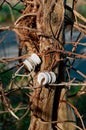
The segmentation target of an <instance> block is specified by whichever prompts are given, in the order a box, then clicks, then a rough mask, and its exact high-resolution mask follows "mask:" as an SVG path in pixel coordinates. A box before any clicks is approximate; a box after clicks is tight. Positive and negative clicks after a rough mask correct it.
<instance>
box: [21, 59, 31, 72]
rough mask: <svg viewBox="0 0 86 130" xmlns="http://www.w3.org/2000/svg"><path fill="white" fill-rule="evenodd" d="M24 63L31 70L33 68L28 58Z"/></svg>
mask: <svg viewBox="0 0 86 130" xmlns="http://www.w3.org/2000/svg"><path fill="white" fill-rule="evenodd" d="M23 64H24V65H25V66H26V67H27V69H28V70H29V71H31V70H33V66H32V64H31V63H30V62H29V61H28V60H27V59H26V60H25V61H24V62H23Z"/></svg>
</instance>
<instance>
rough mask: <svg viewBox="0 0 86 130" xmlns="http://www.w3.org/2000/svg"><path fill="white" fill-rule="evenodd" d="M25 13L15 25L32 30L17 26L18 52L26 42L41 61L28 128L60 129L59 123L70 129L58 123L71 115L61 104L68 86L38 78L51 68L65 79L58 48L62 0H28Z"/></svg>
mask: <svg viewBox="0 0 86 130" xmlns="http://www.w3.org/2000/svg"><path fill="white" fill-rule="evenodd" d="M30 2H31V3H30ZM28 3H29V5H28ZM23 14H24V16H21V18H20V19H19V20H17V22H16V26H17V25H18V26H23V27H24V26H25V27H26V28H29V31H28V29H26V30H25V29H23V30H22V31H21V29H18V30H15V31H16V32H17V33H18V34H19V35H20V38H21V44H20V52H19V54H20V55H21V51H22V48H23V46H26V48H27V52H28V54H29V55H31V54H32V53H37V54H38V55H39V56H40V58H41V61H42V63H41V65H40V66H38V68H36V70H35V74H34V76H33V86H34V87H36V89H34V91H33V93H32V96H31V98H30V102H31V122H30V126H29V129H28V130H57V128H60V127H61V128H62V129H64V130H69V128H68V126H67V127H66V126H65V124H62V123H61V125H59V124H58V123H57V121H64V119H68V118H67V109H66V104H62V105H60V104H59V103H60V99H62V97H63V95H64V91H65V90H64V91H62V87H61V86H59V87H55V86H52V85H49V84H47V85H45V86H44V85H43V84H41V86H40V85H39V83H38V82H37V76H38V74H39V73H40V72H50V71H53V72H54V73H55V75H56V83H60V82H62V81H64V65H63V62H62V61H61V62H60V60H61V55H60V53H57V50H58V49H60V50H62V49H63V39H62V25H63V19H64V6H63V0H34V1H29V2H27V6H26V8H25V10H24V12H23ZM64 98H65V97H64ZM60 113H61V114H60ZM70 115H71V114H70ZM54 121H55V122H54ZM71 130H72V128H71ZM73 130H74V129H73Z"/></svg>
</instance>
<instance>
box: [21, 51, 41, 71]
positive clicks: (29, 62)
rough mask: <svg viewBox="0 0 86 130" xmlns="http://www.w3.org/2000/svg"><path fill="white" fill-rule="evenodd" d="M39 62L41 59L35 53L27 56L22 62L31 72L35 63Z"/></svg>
mask: <svg viewBox="0 0 86 130" xmlns="http://www.w3.org/2000/svg"><path fill="white" fill-rule="evenodd" d="M40 63H41V59H40V58H39V56H38V55H37V54H35V53H33V54H32V55H31V56H30V57H29V58H27V59H26V60H25V61H24V62H23V64H24V65H25V66H26V67H27V69H28V70H29V71H30V72H31V71H32V70H34V69H35V67H36V66H37V65H39V64H40Z"/></svg>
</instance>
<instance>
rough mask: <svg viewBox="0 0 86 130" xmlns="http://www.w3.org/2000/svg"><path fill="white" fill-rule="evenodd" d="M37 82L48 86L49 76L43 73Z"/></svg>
mask: <svg viewBox="0 0 86 130" xmlns="http://www.w3.org/2000/svg"><path fill="white" fill-rule="evenodd" d="M37 81H38V83H39V84H43V85H45V84H47V83H48V81H49V79H48V75H47V74H46V73H42V72H41V73H39V74H38V79H37Z"/></svg>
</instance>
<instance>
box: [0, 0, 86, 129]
mask: <svg viewBox="0 0 86 130" xmlns="http://www.w3.org/2000/svg"><path fill="white" fill-rule="evenodd" d="M50 2H51V3H48V4H50V6H49V8H48V9H46V4H45V3H47V2H45V1H44V3H43V1H42V0H31V1H30V0H19V1H18V2H16V3H15V4H11V2H8V1H7V0H2V1H1V3H0V7H3V6H4V4H7V5H8V7H9V8H10V13H11V14H13V11H14V10H16V11H17V12H19V13H20V14H21V15H20V17H19V18H17V19H16V20H15V21H13V24H12V25H8V26H2V27H0V32H3V31H6V30H11V31H14V32H15V33H16V34H17V35H18V38H19V54H18V56H17V57H5V58H0V63H4V64H7V63H9V62H12V61H18V63H17V64H16V65H14V66H13V67H12V68H9V69H7V70H6V71H4V72H1V74H0V75H2V74H3V73H5V72H9V71H10V70H11V69H14V68H15V69H16V71H15V72H14V74H13V76H12V77H11V81H10V83H9V85H8V86H6V87H8V89H7V90H4V88H3V84H2V79H1V83H0V98H1V99H0V102H1V104H3V106H4V109H5V110H2V111H0V114H3V113H10V114H11V115H12V116H13V117H14V118H15V119H16V120H22V119H23V118H24V117H25V116H26V115H27V114H28V113H29V111H33V107H34V106H37V107H39V103H38V102H37V101H36V99H37V98H41V96H40V95H41V92H42V89H43V88H42V85H43V84H41V85H38V83H35V84H36V86H35V84H34V77H35V75H36V74H38V73H39V69H40V66H39V69H37V70H35V69H34V71H36V72H35V73H34V71H32V72H31V73H30V72H28V70H27V67H26V66H24V65H23V61H24V60H25V59H27V58H28V57H29V56H30V55H31V54H33V53H36V54H37V55H38V56H39V57H40V58H41V59H42V62H44V63H43V65H42V67H43V66H44V64H46V65H45V66H44V68H43V69H44V71H46V70H47V71H48V72H49V71H51V70H54V68H55V67H56V66H57V68H58V63H61V62H64V63H65V71H66V72H65V75H66V78H65V81H61V82H56V83H52V84H49V87H50V88H51V89H50V91H52V88H54V87H58V86H59V87H63V86H65V87H64V88H65V90H66V91H65V92H64V94H63V95H62V98H61V99H60V104H59V110H60V108H61V104H62V103H64V104H66V105H67V106H69V107H70V108H71V109H72V110H73V111H74V114H75V115H76V116H77V117H78V118H79V119H80V122H81V125H82V128H81V127H80V126H77V124H75V120H74V122H73V120H44V117H40V116H39V117H38V115H35V114H36V113H35V114H34V115H31V116H33V117H34V118H36V121H39V122H40V123H41V124H45V125H46V124H48V125H49V124H54V125H55V126H54V127H55V128H56V129H60V130H63V128H62V126H61V125H60V124H68V125H70V126H73V128H77V129H79V130H85V129H86V128H85V125H84V122H83V119H82V116H81V115H80V113H79V112H78V110H77V109H76V108H75V107H74V105H72V104H71V103H70V102H69V101H67V100H64V97H65V95H67V92H68V91H69V89H70V87H71V86H75V87H76V86H77V87H78V86H81V88H80V90H79V91H78V92H77V93H76V94H74V95H68V98H71V97H74V96H81V95H83V94H86V81H85V80H86V75H85V74H84V73H83V72H81V71H80V70H78V69H76V68H74V63H75V62H76V61H77V60H78V59H86V54H81V53H76V50H77V46H79V45H81V46H86V44H85V43H80V41H81V39H83V37H85V35H86V26H85V23H86V18H85V17H83V16H82V15H81V14H80V13H79V12H77V10H76V5H77V3H78V1H75V0H74V1H73V3H72V4H73V5H72V8H69V7H68V6H67V3H66V0H64V6H62V9H61V11H62V12H61V15H62V16H61V17H60V19H59V21H61V22H60V24H59V23H58V25H57V27H59V28H57V29H56V28H55V27H56V25H55V26H54V25H53V24H52V22H53V21H52V18H53V20H57V19H55V18H54V16H52V15H54V11H53V10H54V9H55V10H56V7H58V8H59V6H58V5H57V1H56V0H51V1H50ZM21 4H23V5H24V8H23V10H19V9H17V8H16V6H17V5H21ZM62 5H63V2H62ZM47 7H48V5H47ZM43 8H44V9H45V11H46V12H47V13H46V12H43ZM58 10H59V9H58ZM66 11H69V12H70V13H71V17H72V18H74V20H73V21H72V20H71V19H70V17H69V16H67V14H66ZM42 13H44V16H43V15H42ZM57 14H58V13H57ZM11 17H12V15H11ZM46 17H48V18H47V21H49V23H47V22H46V21H45V18H46ZM78 19H79V20H81V21H82V22H81V23H80V22H79V20H78ZM12 20H14V19H13V17H12ZM55 22H57V21H55ZM45 24H46V26H47V28H49V30H47V29H46V26H44V25H45ZM54 24H56V23H54ZM69 26H71V33H70V39H71V40H70V41H65V33H66V31H68V30H69V28H66V27H69ZM73 31H78V32H79V36H77V38H76V40H74V39H73ZM62 35H63V41H61V38H60V37H61V36H62ZM4 39H5V37H4V38H2V39H1V40H0V44H2V42H3V41H4ZM67 44H71V45H72V46H73V47H72V50H71V51H67V50H65V47H64V46H65V45H67ZM45 45H46V46H45ZM49 60H51V62H50V61H49ZM48 64H50V65H48ZM42 67H41V71H42V70H43V69H42ZM22 68H23V69H22ZM21 69H22V70H23V72H20V71H21ZM71 70H73V71H75V73H77V74H79V75H80V76H81V77H82V78H84V80H83V81H79V79H77V78H75V77H73V78H71V75H70V71H71ZM18 73H21V74H18ZM56 74H57V72H56ZM16 77H21V79H20V80H19V82H16ZM25 78H27V80H25ZM64 88H62V89H64ZM22 90H29V92H25V93H24V94H25V96H26V97H27V98H28V100H29V99H30V101H29V103H28V104H27V106H25V107H23V106H22V105H21V103H19V104H18V106H17V107H16V108H13V107H12V105H11V103H10V99H9V95H12V94H14V93H16V92H19V91H22ZM34 93H35V94H34ZM53 94H54V93H53ZM51 96H52V97H53V95H52V93H51ZM42 100H45V98H44V99H42ZM33 104H34V106H32V105H33ZM22 109H23V110H25V113H24V114H23V115H22V116H17V115H16V114H15V113H16V112H17V111H19V110H22ZM66 112H67V111H66ZM64 129H65V128H64Z"/></svg>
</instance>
